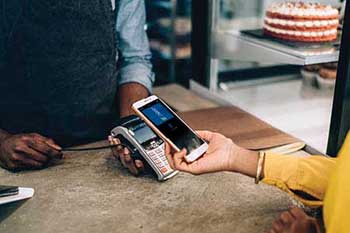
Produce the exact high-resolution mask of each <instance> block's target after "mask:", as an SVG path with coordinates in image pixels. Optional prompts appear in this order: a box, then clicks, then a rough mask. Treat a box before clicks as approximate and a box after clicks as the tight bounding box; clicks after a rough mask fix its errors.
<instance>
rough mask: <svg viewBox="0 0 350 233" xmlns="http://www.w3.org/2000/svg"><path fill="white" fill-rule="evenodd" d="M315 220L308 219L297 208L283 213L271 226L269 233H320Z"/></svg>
mask: <svg viewBox="0 0 350 233" xmlns="http://www.w3.org/2000/svg"><path fill="white" fill-rule="evenodd" d="M320 232H321V231H320V227H319V225H318V222H317V220H316V219H315V218H312V217H309V216H308V215H306V214H305V212H304V211H303V210H301V209H299V208H295V207H294V208H292V209H290V210H289V211H285V212H283V213H282V214H281V215H280V216H279V217H278V218H277V219H276V220H275V221H274V222H273V224H272V229H271V230H270V233H320Z"/></svg>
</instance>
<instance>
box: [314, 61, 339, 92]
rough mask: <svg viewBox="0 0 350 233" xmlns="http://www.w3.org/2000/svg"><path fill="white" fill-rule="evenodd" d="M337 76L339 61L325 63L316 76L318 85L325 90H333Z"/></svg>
mask: <svg viewBox="0 0 350 233" xmlns="http://www.w3.org/2000/svg"><path fill="white" fill-rule="evenodd" d="M336 78H337V63H326V64H323V65H322V68H321V69H320V70H319V71H318V75H317V77H316V80H317V84H318V87H319V88H320V89H323V90H333V89H334V86H335V80H336Z"/></svg>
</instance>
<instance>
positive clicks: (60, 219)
mask: <svg viewBox="0 0 350 233" xmlns="http://www.w3.org/2000/svg"><path fill="white" fill-rule="evenodd" d="M182 116H183V117H184V118H185V119H186V121H188V122H189V123H190V124H191V125H193V126H194V127H195V128H197V129H199V128H204V127H209V128H210V129H213V130H217V131H219V132H222V133H224V134H226V135H227V136H229V137H231V138H234V139H235V138H236V139H237V140H236V141H237V143H239V144H240V145H245V146H247V147H251V148H261V147H266V146H277V145H280V144H284V143H290V142H293V141H295V140H296V139H294V138H292V137H290V136H288V135H285V134H284V133H283V132H281V131H279V130H276V129H274V128H272V127H271V126H269V125H267V124H266V123H264V122H262V121H259V120H258V119H256V118H254V117H253V116H251V115H249V114H247V113H245V112H244V111H241V110H239V109H236V108H214V109H209V110H196V111H192V112H189V113H182ZM212 116H215V119H218V118H219V117H220V118H222V121H220V122H219V123H218V122H217V121H215V122H216V123H215V122H214V119H213V117H212ZM197 118H198V119H197ZM238 122H240V124H238ZM224 125H226V127H224ZM245 126H247V127H245ZM248 126H249V127H248ZM230 127H232V128H230ZM230 129H231V130H230ZM258 138H260V140H257V139H258ZM101 143H102V142H99V143H96V144H94V145H93V146H98V145H101ZM0 180H1V184H9V185H18V186H24V187H33V188H34V189H35V191H36V192H35V195H34V197H33V198H32V199H30V200H27V201H24V202H21V203H13V204H7V205H4V206H0V232H3V233H7V232H8V233H10V232H16V233H37V232H41V233H46V232H47V233H55V232H60V233H64V232H69V233H72V232H86V233H89V232H93V233H99V232H101V233H102V232H118V233H123V232H125V233H126V232H134V233H138V232H140V233H141V232H142V233H151V232H159V233H162V232H164V233H166V232H172V233H176V232H179V233H180V232H181V233H190V232H201V233H205V232H208V233H209V232H221V233H225V232H227V233H232V232H266V231H267V230H268V229H269V227H270V226H271V223H272V221H273V220H274V218H275V217H277V216H278V215H279V214H280V213H281V212H282V211H284V210H286V209H288V206H290V205H292V201H291V199H290V198H289V197H288V196H287V195H286V194H285V193H283V192H282V191H280V190H278V189H277V188H274V187H271V186H267V185H264V184H259V185H255V184H254V181H253V179H251V178H247V177H244V176H242V175H239V174H233V173H227V172H222V173H216V174H207V175H202V176H192V175H189V174H185V173H180V174H178V175H177V176H175V177H174V178H172V179H170V180H168V181H166V182H163V183H161V182H158V181H157V180H156V178H154V177H152V176H151V175H143V176H140V177H134V176H132V175H130V174H129V173H128V172H127V171H126V170H125V169H124V168H122V167H121V166H120V164H119V163H118V162H117V161H116V160H114V159H113V158H112V157H111V154H110V151H108V150H106V151H93V152H76V153H67V154H65V159H64V162H62V163H60V164H55V165H54V166H51V167H49V168H47V169H45V170H40V171H26V172H20V173H10V172H8V171H5V170H2V169H0Z"/></svg>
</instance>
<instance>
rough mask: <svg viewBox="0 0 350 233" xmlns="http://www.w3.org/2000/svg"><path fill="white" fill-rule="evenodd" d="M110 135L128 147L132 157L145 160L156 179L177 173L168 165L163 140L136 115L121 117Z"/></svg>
mask: <svg viewBox="0 0 350 233" xmlns="http://www.w3.org/2000/svg"><path fill="white" fill-rule="evenodd" d="M111 136H112V137H114V138H118V139H119V140H120V142H121V144H123V145H126V146H127V147H128V149H129V150H130V153H131V157H132V158H133V159H140V160H143V161H146V162H147V163H148V164H149V165H150V167H151V168H152V169H153V170H154V172H155V173H156V174H157V176H158V180H160V181H163V180H167V179H169V178H171V177H173V176H175V175H176V174H177V173H178V171H175V170H173V169H172V168H171V167H170V166H169V163H168V160H167V157H166V156H165V143H164V141H163V140H162V139H161V138H160V137H159V136H158V135H157V134H156V133H154V131H153V130H152V129H151V128H150V127H149V126H148V125H147V124H146V123H145V122H144V121H143V120H141V119H140V118H139V117H138V116H136V115H131V116H128V117H126V118H123V119H122V120H121V121H120V125H119V126H118V127H116V128H114V129H113V130H112V131H111Z"/></svg>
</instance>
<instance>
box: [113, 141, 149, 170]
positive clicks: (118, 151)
mask: <svg viewBox="0 0 350 233" xmlns="http://www.w3.org/2000/svg"><path fill="white" fill-rule="evenodd" d="M108 141H109V143H110V144H111V145H112V146H116V145H118V146H116V147H112V155H113V156H114V157H115V158H116V159H118V160H120V161H121V163H122V165H123V166H124V167H125V168H127V169H128V170H129V171H130V172H131V173H132V174H133V175H135V176H136V175H139V174H140V173H141V172H142V171H143V170H144V165H143V162H142V161H141V160H138V159H137V160H134V159H133V158H131V155H130V151H129V150H128V148H126V147H123V146H122V145H121V143H120V140H119V139H118V138H113V137H111V136H110V137H109V138H108Z"/></svg>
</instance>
